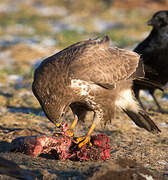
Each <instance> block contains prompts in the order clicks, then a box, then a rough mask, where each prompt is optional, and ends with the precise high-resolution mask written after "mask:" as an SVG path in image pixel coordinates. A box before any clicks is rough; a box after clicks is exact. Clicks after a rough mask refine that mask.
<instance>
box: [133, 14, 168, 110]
mask: <svg viewBox="0 0 168 180" xmlns="http://www.w3.org/2000/svg"><path fill="white" fill-rule="evenodd" d="M148 25H149V26H152V31H151V32H150V34H149V36H148V37H147V38H146V39H145V40H144V41H142V42H141V43H140V44H138V46H137V47H136V48H135V49H134V51H135V52H136V53H138V54H140V55H141V58H142V61H143V63H144V71H145V78H146V79H148V80H149V81H151V82H153V84H155V85H154V86H148V85H144V84H141V83H138V81H134V85H133V90H134V92H135V96H136V98H137V99H138V100H139V102H140V103H141V101H140V98H139V91H140V90H141V89H144V90H149V92H150V94H151V95H152V97H153V99H154V101H155V103H156V105H157V107H158V110H159V111H160V112H163V113H164V112H166V111H164V110H163V109H162V108H161V106H160V104H159V102H158V101H157V99H156V97H155V95H154V92H155V90H156V89H162V88H161V87H163V86H165V84H166V83H167V82H168V11H158V12H156V13H155V14H154V15H153V17H152V19H150V20H149V21H148ZM141 105H142V103H141ZM142 107H143V105H142Z"/></svg>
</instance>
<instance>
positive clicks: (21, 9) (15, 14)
mask: <svg viewBox="0 0 168 180" xmlns="http://www.w3.org/2000/svg"><path fill="white" fill-rule="evenodd" d="M166 7H168V1H166V0H165V1H164V0H160V1H154V0H153V1H152V0H142V1H139V2H135V1H134V0H124V1H117V0H114V1H113V0H104V1H103V0H97V1H96V0H93V1H89V0H81V1H75V0H70V1H58V0H55V1H54V0H47V1H42V0H37V1H36V0H29V1H17V0H16V1H12V0H1V1H0V51H1V53H0V179H3V180H4V179H26V180H31V179H44V180H45V179H46V180H48V179H49V180H50V179H53V180H54V179H61V180H62V179H63V180H64V179H73V180H76V179H91V180H93V179H119V180H120V179H121V180H122V179H123V180H127V179H128V180H129V179H133V180H139V179H140V180H141V179H142V180H143V179H144V180H145V179H146V180H153V179H155V180H161V179H163V180H166V179H168V156H167V149H168V115H167V114H161V113H158V112H156V107H155V105H154V104H153V102H152V100H151V98H150V96H149V95H148V94H147V93H142V99H143V102H144V103H145V105H146V107H147V108H148V112H149V113H150V114H151V117H152V119H153V120H154V121H155V123H156V124H157V125H158V126H159V128H160V129H161V131H162V132H161V133H160V134H159V135H153V134H150V133H148V132H146V131H145V130H143V129H140V128H138V127H137V126H135V125H134V124H133V123H132V122H131V120H130V119H129V118H128V117H127V116H126V115H124V114H122V113H121V112H117V114H116V117H115V119H114V121H113V122H112V124H108V125H107V126H106V128H105V129H101V128H100V127H98V128H97V129H96V131H95V132H94V133H100V132H101V133H106V134H107V135H108V136H109V138H110V146H111V158H110V159H109V160H106V161H96V162H93V161H86V162H74V161H70V160H67V161H59V160H55V159H51V158H49V157H45V156H40V157H37V158H32V157H29V156H27V155H24V154H21V153H13V152H10V142H11V141H12V139H14V138H16V137H20V136H30V135H43V134H44V135H52V134H53V132H54V131H55V130H56V129H55V126H54V125H53V124H52V123H51V122H50V121H49V120H48V119H47V118H46V117H45V116H44V113H43V112H42V110H41V108H40V105H39V104H38V102H37V100H36V99H35V97H34V96H33V94H32V91H31V83H32V80H33V72H34V69H35V68H36V67H37V66H38V64H39V63H40V62H41V60H42V59H44V58H45V57H47V56H50V55H52V54H53V53H56V52H58V51H59V50H60V49H62V48H64V47H66V46H68V45H70V44H72V43H74V42H76V41H80V40H84V39H88V38H92V37H95V36H103V35H104V34H107V35H109V36H110V38H111V40H112V42H111V45H116V46H118V47H122V48H127V49H133V48H134V47H135V46H136V44H137V43H138V42H140V41H141V40H142V39H144V38H145V37H146V36H147V34H148V32H149V31H150V27H148V26H146V22H147V20H148V19H149V18H150V17H151V16H152V14H153V13H154V12H155V11H157V10H160V9H165V8H166ZM166 91H167V90H166ZM156 95H157V98H158V99H159V101H160V102H161V105H162V107H163V108H164V109H165V110H166V109H168V100H167V96H166V95H165V94H164V95H163V94H162V93H161V92H160V91H157V92H156ZM91 117H92V114H88V117H87V119H86V122H85V123H80V124H79V125H78V127H77V130H76V132H75V133H76V134H78V135H84V134H85V133H86V132H87V130H88V127H89V125H90V123H91V121H90V120H91ZM65 118H66V119H67V120H68V121H69V122H70V121H72V113H71V112H70V111H69V112H68V113H67V114H66V117H65Z"/></svg>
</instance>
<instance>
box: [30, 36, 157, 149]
mask: <svg viewBox="0 0 168 180" xmlns="http://www.w3.org/2000/svg"><path fill="white" fill-rule="evenodd" d="M109 41H110V40H109V38H108V36H105V37H104V38H102V39H93V40H87V41H82V42H78V43H76V44H73V45H71V46H69V47H67V48H66V49H64V50H62V51H60V52H59V53H57V54H55V55H53V56H51V57H48V58H47V59H45V60H44V61H43V62H42V63H41V64H40V66H39V67H38V68H37V69H36V70H35V74H34V82H33V85H32V90H33V93H34V95H35V96H36V98H37V99H38V101H39V102H40V104H41V106H42V109H43V110H44V112H45V114H46V116H47V117H48V119H49V120H50V121H52V122H53V123H55V124H56V125H57V126H58V127H61V126H63V124H64V123H63V122H64V120H63V116H64V113H65V111H66V109H67V108H68V107H69V106H70V108H71V109H72V112H73V114H74V122H73V123H72V126H71V128H70V129H69V130H68V133H69V134H70V135H73V128H74V127H75V126H76V123H77V120H78V119H80V118H81V116H83V113H86V111H93V112H94V117H93V123H92V126H91V127H90V129H89V131H88V133H87V135H86V137H85V138H84V139H83V141H82V142H80V143H79V145H78V146H79V147H81V146H83V145H84V144H86V143H87V142H89V140H90V134H91V133H92V131H93V130H94V128H95V127H96V126H97V125H98V124H99V123H100V122H101V121H104V123H106V122H107V121H111V119H112V118H113V116H114V112H115V107H118V108H120V109H121V110H123V111H124V112H125V113H126V114H127V115H128V116H129V117H130V118H131V119H132V120H133V121H134V122H135V124H136V125H138V126H139V127H141V128H145V129H146V130H148V131H150V132H153V133H154V132H159V131H160V130H159V129H158V127H157V126H156V125H155V124H154V122H153V121H152V120H151V119H150V118H149V116H148V115H147V114H146V113H145V112H144V111H143V110H142V109H141V108H140V106H139V105H138V102H137V101H136V100H135V98H134V96H133V93H132V90H131V87H132V79H133V78H136V76H137V74H139V73H135V71H136V68H137V67H138V64H139V55H138V54H136V53H134V52H131V51H128V50H124V49H119V48H116V47H110V46H109ZM137 78H139V77H137ZM75 116H76V117H77V118H75Z"/></svg>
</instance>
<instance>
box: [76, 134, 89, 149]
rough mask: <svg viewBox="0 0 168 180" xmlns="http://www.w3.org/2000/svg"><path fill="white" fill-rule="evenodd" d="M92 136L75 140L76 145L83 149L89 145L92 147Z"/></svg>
mask: <svg viewBox="0 0 168 180" xmlns="http://www.w3.org/2000/svg"><path fill="white" fill-rule="evenodd" d="M90 139H91V138H90V136H84V137H78V138H76V139H75V140H74V142H75V143H76V144H78V147H79V148H81V147H82V146H84V145H85V144H87V143H89V145H90V146H92V143H91V142H90Z"/></svg>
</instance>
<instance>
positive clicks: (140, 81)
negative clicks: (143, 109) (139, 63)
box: [134, 78, 164, 91]
mask: <svg viewBox="0 0 168 180" xmlns="http://www.w3.org/2000/svg"><path fill="white" fill-rule="evenodd" d="M134 84H137V85H143V86H147V87H149V88H155V89H160V90H161V91H164V86H163V85H162V84H160V83H158V82H155V81H152V80H149V79H147V78H137V79H135V80H134Z"/></svg>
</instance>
